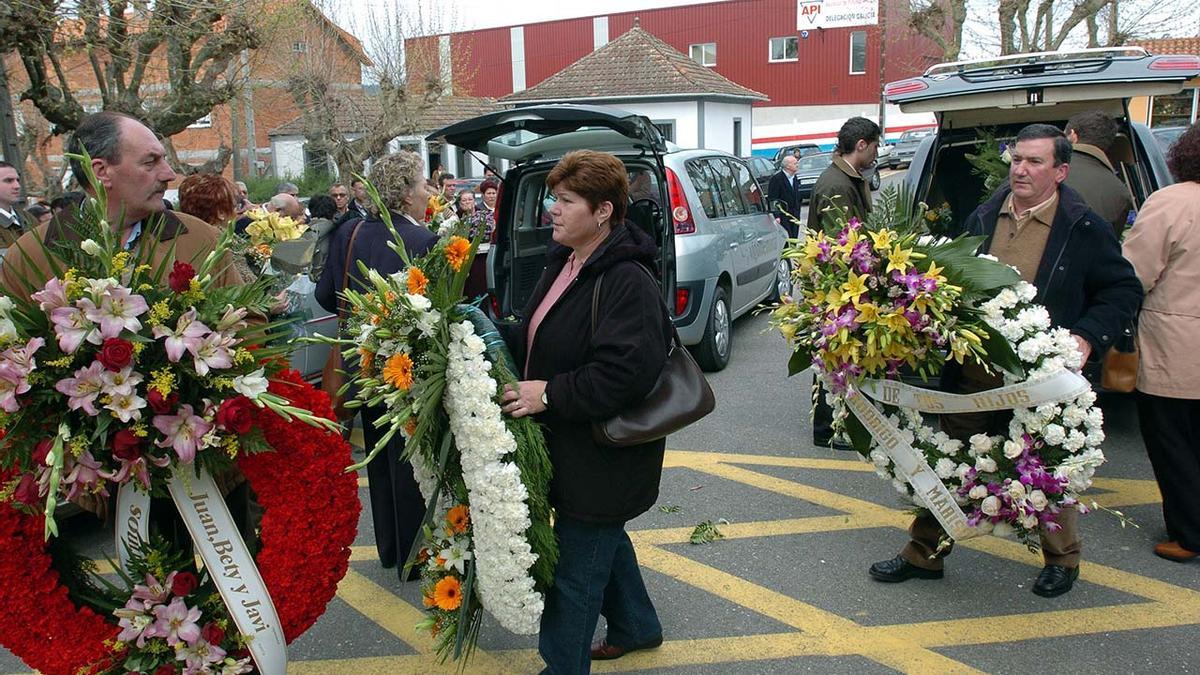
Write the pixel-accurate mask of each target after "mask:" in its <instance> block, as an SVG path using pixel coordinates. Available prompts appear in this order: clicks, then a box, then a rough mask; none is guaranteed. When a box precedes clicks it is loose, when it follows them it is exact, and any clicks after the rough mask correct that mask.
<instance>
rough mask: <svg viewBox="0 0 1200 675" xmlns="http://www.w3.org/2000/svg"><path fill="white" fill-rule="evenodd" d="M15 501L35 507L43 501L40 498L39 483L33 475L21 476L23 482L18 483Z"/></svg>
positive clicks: (14, 495) (14, 496) (14, 494)
mask: <svg viewBox="0 0 1200 675" xmlns="http://www.w3.org/2000/svg"><path fill="white" fill-rule="evenodd" d="M13 501H15V502H17V503H18V504H24V505H25V506H33V505H34V504H37V503H38V502H39V501H41V499H40V497H39V496H38V483H37V479H36V478H34V477H33V474H31V473H27V474H25V475H24V476H21V482H20V483H17V489H16V491H15V492H14V493H13Z"/></svg>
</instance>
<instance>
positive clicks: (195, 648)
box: [175, 638, 225, 674]
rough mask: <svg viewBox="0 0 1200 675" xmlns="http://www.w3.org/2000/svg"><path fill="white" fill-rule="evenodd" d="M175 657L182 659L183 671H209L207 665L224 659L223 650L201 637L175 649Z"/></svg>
mask: <svg viewBox="0 0 1200 675" xmlns="http://www.w3.org/2000/svg"><path fill="white" fill-rule="evenodd" d="M175 658H176V660H178V659H183V660H184V665H185V666H187V667H186V668H185V669H184V671H183V672H184V673H185V674H186V673H211V672H212V671H211V670H209V669H208V666H210V665H212V664H214V663H220V662H222V661H224V660H225V650H224V649H221V648H220V647H218V646H217V645H214V644H209V642H208V641H207V640H205V639H203V638H201V639H198V640H196V641H195V642H192V643H189V644H188V645H187V646H184V647H179V648H178V649H176V650H175Z"/></svg>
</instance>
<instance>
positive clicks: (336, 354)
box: [321, 220, 362, 422]
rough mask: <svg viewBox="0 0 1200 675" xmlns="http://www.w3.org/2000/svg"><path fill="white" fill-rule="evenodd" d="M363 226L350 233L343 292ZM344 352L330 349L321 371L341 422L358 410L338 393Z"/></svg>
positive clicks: (341, 307) (341, 317) (342, 306)
mask: <svg viewBox="0 0 1200 675" xmlns="http://www.w3.org/2000/svg"><path fill="white" fill-rule="evenodd" d="M361 226H362V221H361V220H359V221H358V222H357V223H355V224H354V230H353V231H351V232H350V243H349V244H348V245H347V246H346V260H345V263H346V264H345V266H344V267H342V289H341V290H342V292H343V293H344V292H345V291H346V287H347V286H348V285H349V283H350V260H351V259H352V258H353V257H354V239H355V237H357V236H358V228H359V227H361ZM337 317H338V332H339V333H340V332H341V330H342V322H343V321H345V320H346V300H345V298H339V299H338V312H337ZM342 366H343V364H342V350H341V348H340V347H338V346H336V345H331V346H330V347H329V356H327V357H325V367H324V368H322V369H321V391H323V392H325V393H326V394H328V395H329V404H330V405H331V406H333V415H334V417H336V418H337V419H338V421H339V422H341V421H345V420H348V419H350V418H351V417H354V415H355V414H356V413H357V412H358V410H357V409H356V408H347V407H346V397H345V395H341V394H339V393H338V392H339V391H340V390H341V388H342V386H343V385H344V384H345V383H346V372H345V371H344V370H343V369H342Z"/></svg>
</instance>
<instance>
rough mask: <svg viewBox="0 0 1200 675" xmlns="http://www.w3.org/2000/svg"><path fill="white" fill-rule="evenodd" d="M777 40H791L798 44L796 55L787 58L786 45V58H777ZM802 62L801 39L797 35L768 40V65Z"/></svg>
mask: <svg viewBox="0 0 1200 675" xmlns="http://www.w3.org/2000/svg"><path fill="white" fill-rule="evenodd" d="M776 40H791V41H793V42H795V44H796V55H795V56H794V57H792V58H790V59H789V58H786V54H787V43H786V42H785V43H784V47H783V53H784V54H785V58H782V59H777V58H775V41H776ZM799 60H800V38H799V36H796V35H784V36H782V37H773V38H768V39H767V63H794V62H796V61H799Z"/></svg>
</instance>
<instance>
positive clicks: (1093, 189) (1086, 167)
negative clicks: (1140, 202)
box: [1067, 143, 1133, 239]
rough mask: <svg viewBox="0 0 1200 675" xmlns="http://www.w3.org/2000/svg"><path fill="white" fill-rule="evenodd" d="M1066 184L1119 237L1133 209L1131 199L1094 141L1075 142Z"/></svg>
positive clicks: (1127, 190)
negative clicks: (1093, 143) (1088, 142)
mask: <svg viewBox="0 0 1200 675" xmlns="http://www.w3.org/2000/svg"><path fill="white" fill-rule="evenodd" d="M1067 185H1069V186H1071V187H1072V188H1074V189H1075V191H1076V192H1078V193H1079V194H1080V195H1081V196H1082V197H1083V201H1085V202H1087V205H1088V206H1089V207H1091V209H1092V210H1093V211H1095V212H1096V213H1098V214H1099V215H1100V217H1101V218H1103V219H1104V220H1106V221H1108V224H1109V225H1112V226H1113V231H1114V232H1116V233H1117V239H1120V238H1121V233H1122V232H1124V231H1125V225H1126V222H1125V221H1126V219H1128V217H1129V211H1130V210H1132V209H1133V201H1132V200H1130V198H1129V188H1128V187H1126V186H1125V183H1122V182H1121V179H1120V178H1117V175H1116V174H1115V173H1113V165H1112V163H1111V162H1109V161H1108V156H1106V155H1105V154H1104V151H1103V150H1101V149H1100V148H1098V147H1096V146H1094V145H1088V144H1087V143H1076V144H1075V151H1074V153H1072V155H1071V171H1070V173H1068V174H1067Z"/></svg>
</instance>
